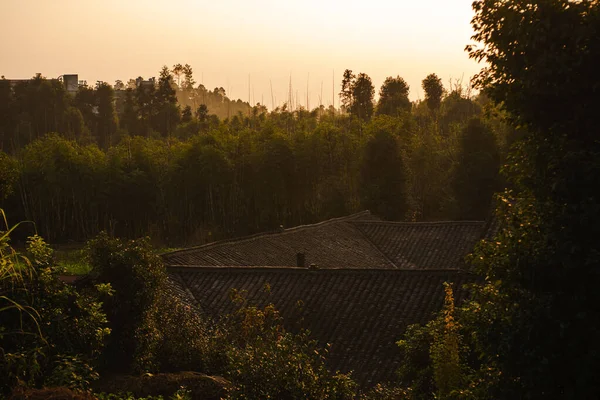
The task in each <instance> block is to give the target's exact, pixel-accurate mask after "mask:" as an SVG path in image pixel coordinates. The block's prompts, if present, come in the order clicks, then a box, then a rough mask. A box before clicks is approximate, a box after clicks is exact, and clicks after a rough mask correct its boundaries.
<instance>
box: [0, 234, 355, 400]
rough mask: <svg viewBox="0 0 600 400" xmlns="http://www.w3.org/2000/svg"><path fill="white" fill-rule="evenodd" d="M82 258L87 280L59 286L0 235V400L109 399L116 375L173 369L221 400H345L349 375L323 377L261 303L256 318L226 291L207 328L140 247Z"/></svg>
mask: <svg viewBox="0 0 600 400" xmlns="http://www.w3.org/2000/svg"><path fill="white" fill-rule="evenodd" d="M87 254H88V257H89V262H90V264H91V266H92V271H91V273H90V274H89V275H88V276H87V277H86V278H84V279H83V280H81V281H80V282H78V283H76V284H75V285H72V284H68V283H65V282H63V281H62V280H60V279H59V274H60V273H61V269H60V267H57V266H56V265H55V264H54V262H53V258H52V250H51V249H50V248H49V247H48V245H47V244H45V243H44V241H43V240H42V239H41V238H40V237H39V236H35V237H32V238H31V239H30V241H29V244H28V247H27V251H26V253H25V254H19V253H16V252H15V251H14V250H13V249H12V248H11V247H10V246H9V242H8V234H3V235H2V236H1V237H0V256H1V257H2V258H1V261H2V263H1V264H0V266H1V267H2V275H0V318H1V321H2V325H1V327H0V361H1V363H0V398H3V396H4V395H6V394H8V393H10V391H11V390H12V389H16V390H17V392H19V391H21V390H23V388H24V387H66V388H69V389H73V390H76V391H83V392H90V391H91V390H92V389H94V388H96V387H100V388H104V389H108V390H110V391H111V392H119V391H120V390H122V389H124V387H123V386H122V385H119V386H115V384H114V383H112V384H111V381H110V379H111V377H112V376H114V375H115V374H138V375H139V374H143V373H159V372H161V373H165V372H167V373H168V372H177V371H197V372H202V373H206V374H214V375H219V376H224V377H226V378H228V379H229V382H228V383H227V385H226V386H225V387H223V388H219V389H222V390H221V391H222V394H223V395H227V398H229V399H257V398H282V399H283V398H289V399H303V398H306V397H305V396H307V395H308V396H309V397H310V398H315V399H333V400H335V399H339V400H345V399H351V398H352V397H353V396H354V390H355V384H354V383H353V381H352V380H351V378H350V377H349V376H347V375H343V374H339V373H337V374H332V373H330V372H329V371H328V370H327V368H326V367H325V363H324V362H325V355H326V352H325V351H324V350H322V349H320V348H318V347H317V346H316V342H315V341H313V340H311V339H310V338H309V336H308V334H307V333H306V332H300V333H299V334H292V333H290V332H287V331H286V330H285V329H284V328H283V326H282V320H281V318H280V317H279V315H278V313H277V311H276V310H275V309H274V308H273V307H272V306H268V307H265V308H264V309H259V308H256V307H253V306H251V305H249V304H247V302H246V300H245V299H244V296H243V293H232V301H234V302H236V304H237V305H238V307H237V311H236V312H234V313H233V314H232V315H230V316H229V317H228V318H226V319H224V320H223V321H221V322H219V323H215V322H212V321H208V320H205V319H202V317H200V313H199V312H198V310H195V309H194V306H193V305H191V304H190V303H186V302H184V301H183V299H182V298H180V297H179V296H176V295H175V292H174V290H175V289H174V288H173V286H172V285H171V284H170V283H169V282H168V281H167V275H166V271H165V269H164V267H163V265H162V263H161V260H160V258H159V257H158V256H157V255H156V253H155V252H153V251H152V249H151V247H150V246H149V244H148V242H147V241H146V240H135V241H121V240H119V239H110V238H109V237H108V236H107V235H106V234H102V235H99V236H98V237H97V238H96V239H94V240H92V241H90V242H89V243H88V246H87ZM107 379H108V383H106V380H107ZM97 380H99V383H98V384H97V383H95V381H97ZM188 384H189V385H190V386H189V388H190V389H191V388H192V386H194V380H192V381H191V382H190V381H189V380H188ZM96 385H99V386H96ZM125 388H127V386H125ZM164 389H165V388H164V386H160V385H159V386H158V387H157V388H156V389H155V390H156V391H158V392H159V393H160V392H161V391H164ZM176 389H178V386H176V387H175V388H174V389H173V391H172V392H171V393H168V394H172V393H173V392H175V391H176ZM204 389H205V390H208V389H210V387H209V388H208V389H207V388H204ZM153 394H155V393H153ZM46 395H49V394H46ZM205 396H206V397H205ZM211 396H213V394H210V392H198V393H192V394H191V398H202V399H203V398H215V397H211ZM64 398H68V397H64ZM82 398H84V397H82ZM89 398H92V397H89ZM176 398H181V399H183V398H184V397H176ZM185 398H190V397H185ZM216 398H219V397H216Z"/></svg>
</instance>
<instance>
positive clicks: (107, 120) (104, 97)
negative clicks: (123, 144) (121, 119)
mask: <svg viewBox="0 0 600 400" xmlns="http://www.w3.org/2000/svg"><path fill="white" fill-rule="evenodd" d="M114 96H115V92H114V90H113V89H112V88H111V87H110V85H109V84H107V83H101V84H99V85H98V86H96V105H97V107H98V117H97V119H98V131H97V133H96V140H97V142H98V145H99V146H100V147H102V148H104V149H107V148H109V147H110V146H112V145H113V144H114V143H115V137H114V136H115V133H116V131H117V116H116V113H115V106H114V103H113V100H114Z"/></svg>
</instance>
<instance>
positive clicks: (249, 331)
mask: <svg viewBox="0 0 600 400" xmlns="http://www.w3.org/2000/svg"><path fill="white" fill-rule="evenodd" d="M232 297H233V299H234V301H235V302H237V303H238V304H239V305H240V307H239V308H238V310H237V311H236V312H235V313H234V314H232V315H231V316H229V318H227V319H226V320H225V322H224V323H223V325H222V327H221V328H220V329H218V330H217V333H216V335H215V337H216V338H217V340H221V341H222V342H221V343H227V344H228V345H222V344H221V345H220V346H217V348H220V349H223V348H224V349H225V352H224V354H225V356H226V362H227V367H226V375H227V377H228V378H229V379H230V380H231V381H232V385H233V387H232V390H231V392H230V394H229V397H228V398H229V399H265V398H272V399H340V400H342V399H352V398H354V391H355V386H356V385H355V384H354V382H353V381H352V379H351V378H350V377H349V376H348V375H344V374H341V373H336V374H332V373H330V372H329V371H328V370H327V368H326V366H325V355H326V351H325V350H323V349H320V348H319V347H318V346H317V343H316V341H314V340H310V338H309V335H308V332H300V333H299V334H292V333H290V332H286V330H285V329H284V328H283V325H282V319H281V317H280V315H279V313H278V312H277V311H276V310H275V308H274V307H273V306H272V305H269V306H267V307H265V308H262V309H260V308H257V307H254V306H249V305H248V304H247V303H246V301H245V299H244V298H243V296H241V295H240V294H239V293H236V292H234V293H233V296H232Z"/></svg>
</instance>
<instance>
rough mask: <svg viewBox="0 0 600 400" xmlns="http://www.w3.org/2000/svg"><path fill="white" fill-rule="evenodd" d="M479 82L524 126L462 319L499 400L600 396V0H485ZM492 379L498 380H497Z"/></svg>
mask: <svg viewBox="0 0 600 400" xmlns="http://www.w3.org/2000/svg"><path fill="white" fill-rule="evenodd" d="M473 8H474V10H475V17H474V18H473V21H472V25H473V28H474V30H475V35H474V36H473V39H474V40H475V41H476V42H478V44H476V45H471V46H467V50H468V51H469V54H470V56H471V57H473V58H475V59H476V60H480V61H484V62H486V63H487V64H486V65H487V66H486V67H485V68H484V69H483V70H482V71H481V72H480V73H479V74H478V75H477V76H476V78H475V83H476V85H477V86H478V87H479V88H480V89H482V90H483V91H484V93H485V94H486V95H487V96H489V97H490V98H491V99H492V100H493V101H495V102H496V103H497V104H499V105H502V107H503V108H504V110H506V111H507V112H508V113H509V115H510V117H509V118H510V120H511V121H512V122H513V124H514V125H515V126H518V127H520V128H521V129H524V130H526V137H525V138H524V139H523V140H521V141H519V142H518V144H517V146H518V148H517V150H516V151H515V152H513V153H512V155H511V157H510V159H509V162H508V163H507V167H506V169H505V170H506V173H507V176H508V179H509V184H510V187H511V191H509V192H506V193H504V194H503V195H502V196H501V200H502V202H501V203H500V204H501V206H500V207H499V210H498V223H499V233H498V234H497V236H496V237H495V238H494V239H493V241H490V242H487V244H485V245H483V246H481V247H480V249H479V251H478V252H477V253H476V254H475V255H474V257H473V262H474V264H475V267H476V268H477V269H478V270H479V271H480V272H481V273H482V275H483V276H486V280H485V283H484V284H482V285H480V286H479V287H478V288H476V289H475V290H474V291H473V297H474V298H473V301H472V302H471V303H470V305H469V306H470V308H469V310H470V311H471V312H469V313H466V315H465V316H464V317H463V319H464V321H465V323H466V324H467V325H470V327H471V332H470V334H469V336H470V337H472V338H474V340H475V343H474V348H475V349H477V352H478V357H479V360H481V363H482V364H483V366H482V367H481V368H480V369H479V370H478V372H479V374H478V375H476V376H475V377H474V379H472V381H471V382H472V383H473V387H474V388H476V389H477V388H479V389H480V393H487V395H488V396H491V397H494V398H529V399H538V398H540V399H541V398H547V397H561V398H570V399H576V398H598V397H600V386H599V385H598V382H597V377H596V376H595V374H594V373H593V372H592V371H593V370H594V368H595V366H596V365H598V362H599V360H600V342H599V341H598V333H599V332H600V314H599V311H598V306H597V305H598V304H599V303H600V293H599V292H598V290H597V288H598V287H599V286H600V267H599V266H600V256H599V254H600V252H599V248H598V241H597V239H596V238H597V235H598V233H599V232H598V230H599V228H598V227H599V226H600V225H599V224H600V213H599V212H598V204H600V161H599V158H598V154H600V144H599V142H598V140H597V132H598V130H597V110H598V109H599V108H600V97H599V96H598V93H597V90H598V89H597V88H598V73H597V60H598V59H599V58H600V44H599V42H598V40H597V37H598V36H597V35H598V27H599V26H600V2H598V1H580V2H571V1H562V0H548V1H536V0H529V1H518V2H497V1H488V0H480V1H475V2H474V3H473ZM490 371H491V373H490Z"/></svg>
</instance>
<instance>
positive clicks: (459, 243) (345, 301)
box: [163, 211, 486, 388]
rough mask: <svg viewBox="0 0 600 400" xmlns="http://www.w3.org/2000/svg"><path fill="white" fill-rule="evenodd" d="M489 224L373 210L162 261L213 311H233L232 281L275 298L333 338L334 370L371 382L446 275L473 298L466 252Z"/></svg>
mask: <svg viewBox="0 0 600 400" xmlns="http://www.w3.org/2000/svg"><path fill="white" fill-rule="evenodd" d="M485 231H486V224H485V223H484V222H436V223H406V222H386V221H380V220H378V219H377V218H375V217H374V216H372V215H371V214H370V213H369V212H368V211H367V212H362V213H358V214H354V215H351V216H348V217H344V218H337V219H332V220H328V221H324V222H321V223H318V224H313V225H305V226H300V227H296V228H291V229H285V230H283V231H277V232H272V233H263V234H258V235H253V236H248V237H244V238H240V239H236V240H225V241H220V242H215V243H210V244H207V245H203V246H199V247H195V248H190V249H185V250H180V251H175V252H171V253H167V254H164V255H163V259H164V261H165V264H166V265H167V268H168V272H169V276H170V279H171V281H172V283H173V284H174V286H175V288H176V290H177V291H178V292H179V293H180V294H181V295H182V296H184V297H185V298H186V299H187V300H188V301H190V302H192V303H193V304H194V305H195V306H197V309H198V310H199V312H201V313H203V314H204V315H205V316H206V317H208V318H211V319H218V318H219V317H220V316H223V315H227V314H228V313H231V312H232V311H234V310H235V307H237V306H236V305H235V304H234V303H233V302H232V301H231V299H230V293H231V290H232V289H237V290H239V291H242V292H243V294H244V296H245V297H246V299H247V300H248V302H249V303H250V304H253V305H256V306H259V307H263V306H265V305H268V304H273V305H274V306H275V308H276V309H277V310H279V312H280V314H281V316H282V317H283V319H284V325H285V326H286V328H287V329H288V330H291V331H298V330H299V329H302V328H303V329H308V330H309V331H310V333H311V337H313V338H314V339H316V340H317V341H318V342H319V343H320V345H322V346H325V345H327V344H330V345H331V347H330V349H329V357H328V363H329V365H328V366H329V368H330V369H331V370H333V371H337V370H339V371H341V372H351V371H352V374H353V377H354V379H355V380H356V381H357V382H358V383H359V385H360V386H361V387H362V388H368V387H370V386H372V385H373V384H375V383H378V382H383V381H386V380H389V379H393V378H394V373H395V371H396V370H397V368H398V366H399V364H398V363H399V350H398V347H397V345H396V342H397V341H398V340H399V339H400V338H401V336H402V333H403V332H404V331H405V330H406V328H407V327H408V326H409V325H411V324H415V323H425V322H427V321H429V320H430V319H431V318H432V316H433V315H434V314H435V312H436V311H438V310H439V309H440V308H441V306H442V304H443V300H444V289H443V283H444V282H449V283H452V284H453V287H454V290H455V299H456V301H458V302H460V301H462V300H463V299H464V298H465V297H466V296H467V292H466V290H465V289H464V288H463V285H464V284H466V283H472V282H475V281H476V280H477V277H476V276H474V275H473V274H471V273H469V271H467V270H465V268H464V261H463V259H464V256H465V255H466V254H467V253H469V252H470V251H471V250H472V248H473V246H474V245H475V244H476V243H477V242H478V241H479V240H480V239H481V238H482V237H484V236H485ZM299 254H301V255H302V256H299ZM300 262H301V264H303V266H298V265H297V264H299V263H300ZM310 265H312V266H310ZM307 266H308V267H307Z"/></svg>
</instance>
